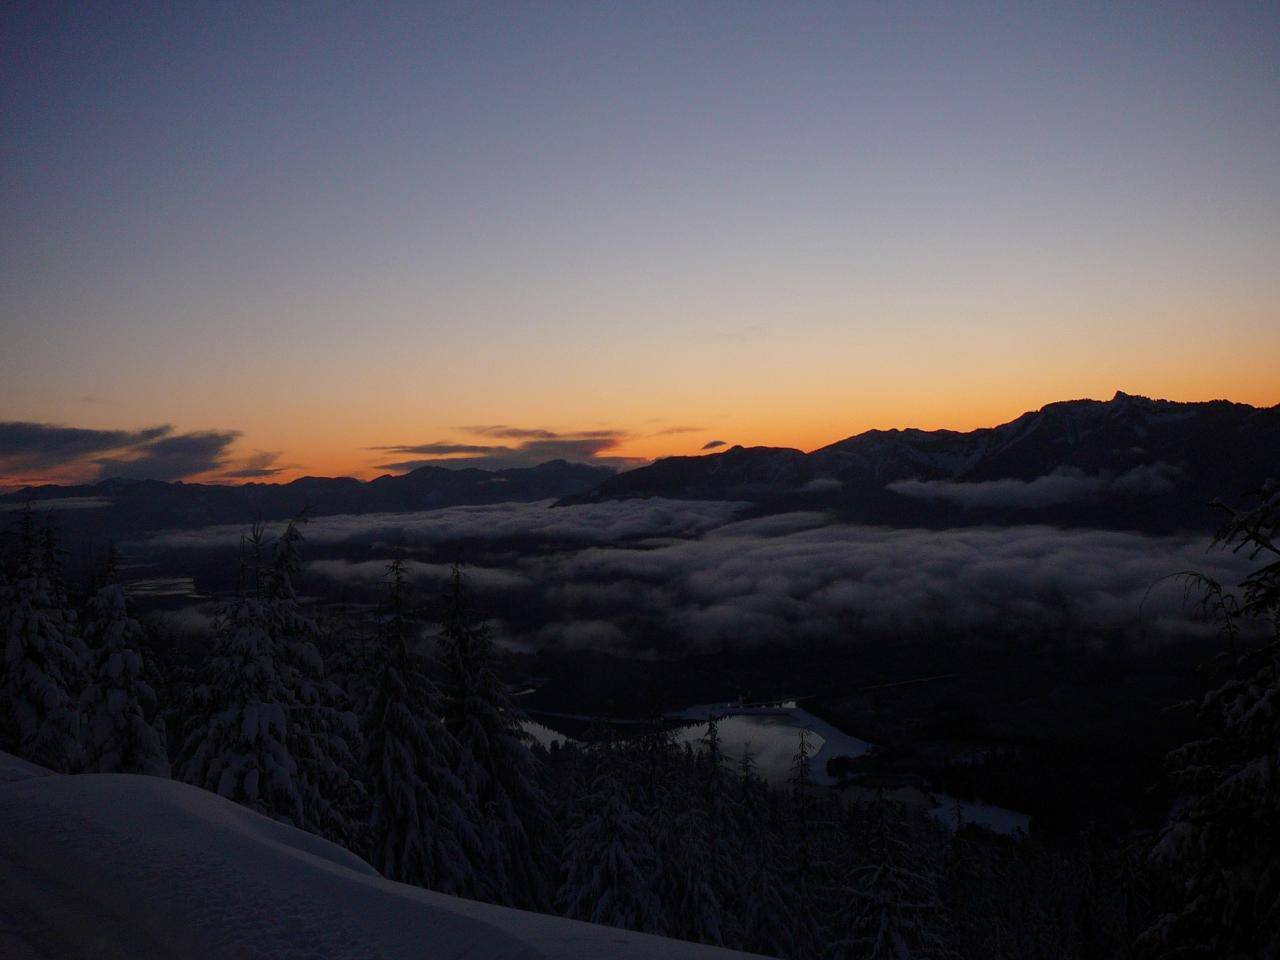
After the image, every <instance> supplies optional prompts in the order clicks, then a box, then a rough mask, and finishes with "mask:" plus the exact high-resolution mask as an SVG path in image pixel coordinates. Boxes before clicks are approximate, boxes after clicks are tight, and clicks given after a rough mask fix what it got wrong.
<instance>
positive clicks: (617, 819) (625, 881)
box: [555, 747, 665, 933]
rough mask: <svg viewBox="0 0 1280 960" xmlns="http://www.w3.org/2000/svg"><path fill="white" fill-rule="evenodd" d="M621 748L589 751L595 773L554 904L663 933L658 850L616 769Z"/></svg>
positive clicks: (580, 915) (578, 915) (580, 806)
mask: <svg viewBox="0 0 1280 960" xmlns="http://www.w3.org/2000/svg"><path fill="white" fill-rule="evenodd" d="M619 750H620V748H610V747H595V748H593V749H592V750H591V752H590V755H591V758H592V759H593V760H595V761H596V773H595V775H594V776H593V778H592V780H591V783H590V786H589V788H588V790H587V792H586V794H585V796H583V797H582V798H581V799H580V800H579V802H578V803H577V804H576V813H577V815H576V816H575V817H574V819H573V821H572V822H571V823H570V825H569V830H568V834H567V837H566V844H565V853H564V866H563V876H564V880H563V882H562V883H561V885H560V889H559V891H558V892H557V894H556V898H555V905H556V908H557V910H559V911H560V912H561V913H562V914H563V915H564V916H567V917H573V918H575V919H578V920H586V921H589V922H591V923H603V924H607V925H609V926H614V927H625V928H626V929H628V930H638V931H641V932H645V933H661V932H663V931H664V929H665V927H664V924H663V917H662V907H661V903H660V902H659V900H658V897H657V895H656V894H655V892H654V890H653V880H654V874H655V872H656V870H657V856H656V854H655V852H654V850H653V847H652V845H651V844H650V842H649V837H648V831H647V829H646V825H645V822H644V818H643V817H642V816H641V814H640V813H639V812H638V811H637V810H636V808H635V805H634V800H635V799H636V796H635V790H634V788H633V787H632V786H631V785H629V784H628V783H627V781H626V778H625V777H624V776H622V775H620V774H621V773H622V771H623V770H624V769H625V768H623V767H622V766H621V765H620V764H619V762H618V754H619Z"/></svg>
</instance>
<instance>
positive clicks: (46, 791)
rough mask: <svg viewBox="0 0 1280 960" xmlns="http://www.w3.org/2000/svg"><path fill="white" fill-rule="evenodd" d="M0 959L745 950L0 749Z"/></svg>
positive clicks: (708, 954) (724, 954) (173, 787)
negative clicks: (362, 851)
mask: <svg viewBox="0 0 1280 960" xmlns="http://www.w3.org/2000/svg"><path fill="white" fill-rule="evenodd" d="M0 956H3V957H6V958H10V960H26V958H37V957H39V958H45V957H48V958H52V957H57V958H69V960H70V958H81V957H84V958H89V957H92V958H104V960H108V958H116V957H121V958H123V957H130V958H134V957H183V958H209V960H231V958H237V960H239V958H256V957H264V958H266V957H270V958H316V960H320V958H325V960H337V958H357V957H359V958H379V960H399V958H414V960H425V958H431V960H448V958H461V957H468V958H485V960H489V958H494V960H497V958H548V960H551V958H566V960H568V958H574V960H579V958H580V960H588V958H600V960H614V958H617V960H625V958H641V957H663V958H672V960H683V958H688V960H715V958H725V960H727V958H731V957H744V956H746V955H745V954H741V953H734V952H732V951H728V950H719V949H715V948H712V947H704V946H699V945H697V944H690V943H684V942H681V941H676V940H667V939H663V938H661V937H651V936H646V935H644V934H637V933H630V932H628V931H625V930H617V929H614V928H611V927H601V926H596V925H593V924H589V923H579V922H577V921H574V920H565V919H561V918H559V917H549V916H543V915H541V914H534V913H527V912H524V911H520V910H512V909H508V908H505V907H495V906H491V905H488V904H482V903H478V902H476V901H471V900H462V899H458V898H456V897H450V896H445V895H444V894H438V893H432V892H430V891H427V890H422V889H419V888H417V887H409V886H405V885H403V884H398V883H392V882H390V881H388V880H384V879H383V878H382V877H380V876H378V874H377V873H375V872H374V870H373V868H372V867H370V866H369V865H368V864H367V863H365V862H364V861H363V860H361V859H360V858H359V857H356V856H355V855H354V854H351V853H348V852H347V851H345V850H343V849H342V848H340V847H337V846H335V845H333V844H331V843H328V842H327V841H324V840H321V839H319V838H317V837H313V836H311V835H310V834H306V833H303V832H301V831H299V830H295V829H293V828H292V827H288V826H285V825H283V824H280V823H276V822H275V821H273V820H269V819H267V818H266V817H262V816H260V815H258V814H256V813H253V812H251V811H249V810H246V809H244V808H243V807H239V806H237V805H236V804H234V803H231V802H230V801H228V800H225V799H224V798H222V797H219V796H216V795H214V794H211V793H207V792H205V791H203V790H199V789H196V788H195V787H191V786H187V785H186V784H181V783H176V782H174V781H171V780H163V779H158V778H154V777H141V776H128V775H120V774H94V775H82V776H60V775H56V774H49V772H48V771H46V770H44V769H43V768H40V767H36V766H33V765H31V764H28V763H25V762H24V761H21V760H17V759H15V758H13V757H11V756H9V755H8V754H4V753H0Z"/></svg>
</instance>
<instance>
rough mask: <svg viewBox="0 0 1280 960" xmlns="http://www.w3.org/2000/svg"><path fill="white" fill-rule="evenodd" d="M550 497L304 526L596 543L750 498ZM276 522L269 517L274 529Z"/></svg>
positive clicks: (404, 537) (709, 518)
mask: <svg viewBox="0 0 1280 960" xmlns="http://www.w3.org/2000/svg"><path fill="white" fill-rule="evenodd" d="M551 504H552V501H550V500H544V501H540V502H537V503H497V504H487V505H484V506H468V507H446V508H444V509H440V510H425V511H421V512H417V513H366V514H341V515H338V516H330V517H317V518H315V519H314V520H312V521H311V522H310V523H308V524H307V526H306V530H305V534H306V538H307V540H309V541H311V542H313V543H324V544H336V543H344V542H350V543H360V544H370V543H376V544H393V543H400V544H404V545H406V546H430V545H432V544H437V543H449V542H453V541H458V540H484V541H498V540H513V541H518V540H533V541H537V542H539V543H544V544H545V543H566V544H599V543H616V542H619V541H627V540H637V539H650V538H655V537H659V538H663V537H665V538H673V537H693V536H698V535H700V534H702V533H705V532H706V531H708V530H712V529H715V528H716V527H719V526H721V525H723V524H724V523H726V522H727V521H729V520H731V519H732V518H733V517H734V516H735V515H736V514H738V513H740V512H741V511H742V510H743V509H745V508H746V507H747V506H748V505H747V504H744V503H733V502H722V501H707V500H697V501H690V500H664V499H661V498H657V497H655V498H652V499H647V500H623V501H617V502H606V503H588V504H579V505H576V506H571V507H553V506H552V505H551ZM280 528H281V525H280V524H274V525H270V524H269V525H268V526H267V533H268V535H274V533H276V532H278V531H279V529H280ZM243 533H244V527H243V526H240V525H225V526H214V527H204V528H201V529H198V530H170V531H164V532H161V533H158V534H155V535H153V536H151V537H148V538H147V539H146V540H145V541H143V545H144V546H156V547H169V548H178V549H201V548H208V547H228V546H235V545H236V544H237V543H239V542H240V537H241V535H242V534H243Z"/></svg>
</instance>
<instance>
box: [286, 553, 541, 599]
mask: <svg viewBox="0 0 1280 960" xmlns="http://www.w3.org/2000/svg"><path fill="white" fill-rule="evenodd" d="M307 573H308V574H309V575H311V576H313V577H320V578H322V579H324V580H328V581H331V582H333V583H341V584H346V585H352V584H361V585H363V586H379V585H382V584H385V583H386V582H387V562H386V561H385V560H363V561H358V562H352V561H349V560H315V561H313V562H311V563H309V564H307ZM452 576H453V567H452V565H450V564H447V563H423V562H421V561H419V560H405V561H404V577H405V579H406V580H407V581H408V582H409V583H410V584H412V585H417V586H428V587H436V588H439V587H443V586H444V585H445V584H447V583H448V582H449V580H450V579H451V578H452ZM467 580H468V581H469V582H470V583H471V585H472V587H474V588H475V589H476V590H482V591H484V592H486V593H495V592H506V591H510V590H518V589H523V588H527V587H529V586H530V585H531V582H530V580H529V578H528V577H526V576H525V575H524V574H522V573H519V572H515V571H511V570H502V569H495V568H492V567H475V566H469V567H467Z"/></svg>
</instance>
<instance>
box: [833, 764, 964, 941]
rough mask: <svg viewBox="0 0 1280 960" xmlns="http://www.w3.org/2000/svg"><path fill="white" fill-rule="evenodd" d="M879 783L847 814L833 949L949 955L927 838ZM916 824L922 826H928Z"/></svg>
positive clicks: (935, 871) (934, 871) (937, 883)
mask: <svg viewBox="0 0 1280 960" xmlns="http://www.w3.org/2000/svg"><path fill="white" fill-rule="evenodd" d="M912 826H913V825H912V824H911V823H910V821H909V820H908V817H907V814H906V811H905V810H904V809H903V807H902V805H901V804H899V803H897V802H896V801H894V800H893V799H891V798H890V797H889V796H888V795H887V794H886V792H885V791H884V790H883V789H880V790H877V791H876V794H875V797H874V799H873V800H871V801H870V802H868V803H865V804H859V805H853V806H851V807H850V809H849V812H848V836H849V839H850V841H851V842H850V844H849V847H850V865H849V867H848V869H847V870H846V873H845V877H844V881H843V883H842V884H841V886H840V889H839V891H838V892H839V896H840V899H841V900H842V901H843V904H844V906H843V909H842V910H841V916H839V917H838V918H837V924H838V926H839V929H840V931H841V936H840V938H839V940H838V941H837V944H836V947H837V950H838V951H839V953H838V955H839V956H843V957H849V958H851V960H852V958H866V960H908V958H925V957H942V956H947V955H948V954H949V951H948V950H947V948H946V943H945V940H944V938H943V937H942V936H941V932H940V931H941V927H942V917H943V909H942V902H941V900H940V898H939V895H938V892H939V887H940V881H941V878H940V876H939V874H938V872H937V870H936V869H935V867H934V865H933V863H931V862H930V861H931V857H930V853H931V850H930V844H929V843H928V841H927V839H926V838H925V837H923V836H922V835H921V833H922V831H921V830H920V829H917V830H915V831H913V829H912ZM919 826H920V827H924V826H927V825H925V824H921V825H919Z"/></svg>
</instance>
